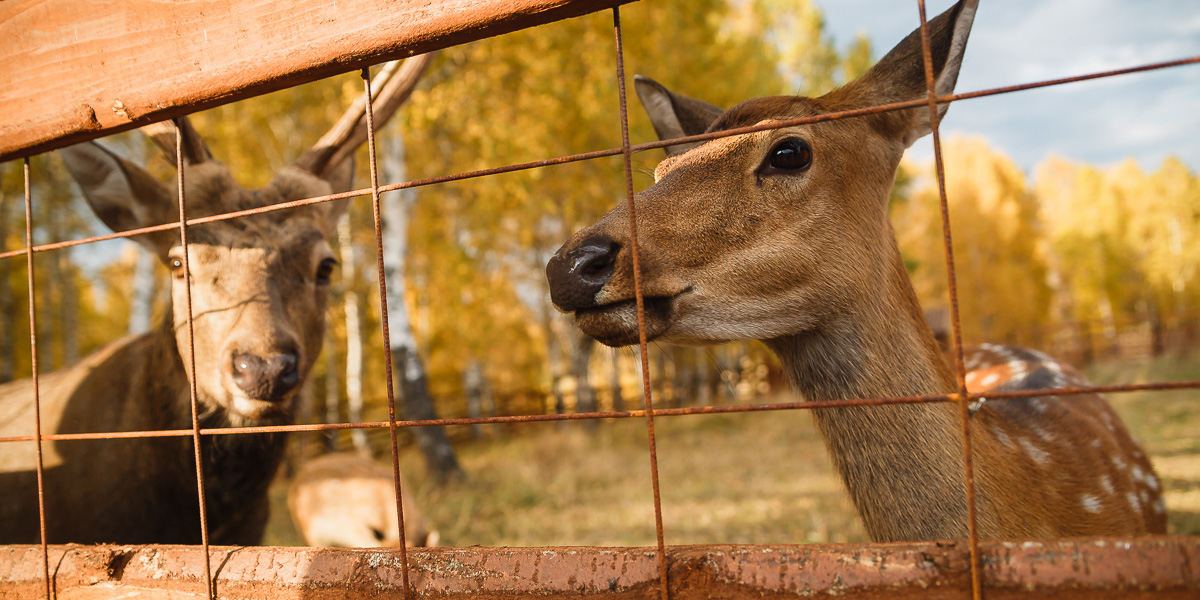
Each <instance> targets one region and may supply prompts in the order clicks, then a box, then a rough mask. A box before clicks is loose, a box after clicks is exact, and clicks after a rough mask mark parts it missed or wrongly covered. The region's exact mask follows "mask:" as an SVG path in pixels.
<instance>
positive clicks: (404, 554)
mask: <svg viewBox="0 0 1200 600" xmlns="http://www.w3.org/2000/svg"><path fill="white" fill-rule="evenodd" d="M362 80H363V87H364V89H365V90H366V92H365V94H366V95H365V96H364V97H363V102H364V109H365V110H366V117H367V154H368V155H369V156H370V160H369V161H368V163H367V164H368V165H369V166H370V170H371V218H372V219H373V220H374V221H373V222H374V225H375V260H376V264H377V269H378V271H377V273H378V276H377V279H378V280H379V313H380V329H381V331H382V333H383V364H384V377H385V378H386V380H387V402H388V432H389V433H390V437H391V445H392V482H393V483H394V484H395V487H396V523H397V526H398V527H399V528H400V565H401V568H400V577H401V581H402V583H403V585H404V598H405V600H407V599H408V549H407V548H406V547H405V543H404V542H405V540H404V503H403V502H401V499H402V498H403V496H402V495H401V494H400V448H399V445H398V444H397V441H396V394H395V391H394V389H393V388H394V386H393V384H392V336H391V330H390V328H389V326H388V306H387V277H385V276H384V266H383V219H382V217H381V216H380V207H379V171H378V165H377V164H376V156H375V121H374V118H375V117H374V109H373V108H372V105H373V104H374V99H373V98H372V97H371V71H370V69H365V68H364V69H363V70H362Z"/></svg>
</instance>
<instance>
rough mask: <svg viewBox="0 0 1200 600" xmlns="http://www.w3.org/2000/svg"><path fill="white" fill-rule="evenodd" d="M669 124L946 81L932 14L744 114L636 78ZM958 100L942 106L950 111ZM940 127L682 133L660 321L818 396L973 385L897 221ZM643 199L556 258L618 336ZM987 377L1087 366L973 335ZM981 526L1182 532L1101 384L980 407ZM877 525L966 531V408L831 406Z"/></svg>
mask: <svg viewBox="0 0 1200 600" xmlns="http://www.w3.org/2000/svg"><path fill="white" fill-rule="evenodd" d="M976 6H977V2H976V0H962V1H960V2H959V3H958V4H956V5H955V6H954V7H952V8H950V9H949V10H948V11H946V12H945V13H944V14H942V15H940V16H938V17H937V18H935V19H933V20H932V21H931V22H930V23H929V32H930V35H931V44H932V58H933V60H932V67H933V75H934V78H935V85H936V92H937V94H938V95H946V94H950V93H952V92H953V89H954V84H955V81H956V80H957V77H958V71H959V66H960V64H961V62H962V56H963V51H964V48H965V46H966V43H967V36H968V33H969V31H970V28H971V23H972V20H973V18H974V15H975V10H976ZM636 85H637V91H638V94H639V96H640V97H641V99H642V103H643V105H644V106H645V107H646V109H647V112H648V113H649V114H650V117H651V121H652V122H653V123H654V125H655V129H656V130H657V132H658V134H659V136H660V137H661V138H663V139H674V138H678V137H682V136H685V135H695V134H700V133H703V132H705V131H707V132H718V131H723V130H729V129H734V128H739V127H746V126H752V125H756V124H760V123H770V122H772V121H781V120H790V119H796V118H800V117H808V116H816V115H823V114H829V113H834V112H838V111H844V110H849V109H860V108H865V107H870V106H874V105H882V104H889V103H896V102H903V101H912V100H922V99H925V98H927V94H928V92H927V87H926V83H925V72H924V65H923V59H922V53H921V37H920V32H919V31H914V32H913V33H912V34H911V35H909V36H908V37H907V38H905V39H904V40H903V41H901V42H900V43H899V45H897V46H896V47H895V48H894V49H893V50H891V51H890V52H889V53H888V54H887V55H886V56H884V57H883V58H882V59H881V60H880V61H879V63H878V64H877V65H875V66H874V67H873V68H872V69H870V70H869V71H868V72H867V73H865V74H864V75H863V76H862V77H860V78H858V79H857V80H855V81H853V82H850V83H849V84H847V85H845V86H843V87H841V88H840V89H836V90H834V91H832V92H830V93H828V94H826V95H824V96H821V97H818V98H806V97H772V98H759V99H754V100H749V101H747V102H743V103H741V104H739V105H737V106H735V107H733V108H732V109H729V110H728V111H722V110H720V109H718V108H716V107H713V106H711V105H708V104H705V103H703V102H699V101H696V100H692V99H689V98H685V97H683V96H680V95H678V94H674V93H671V92H669V91H667V90H666V89H665V88H663V87H662V86H660V85H658V84H656V83H655V82H653V81H651V80H648V79H645V78H641V79H639V80H638V81H637V82H636ZM946 109H947V105H946V104H941V105H939V106H938V116H939V117H940V116H942V115H944V114H945V111H946ZM931 130H932V125H931V116H930V110H929V109H928V107H925V106H922V107H920V108H911V109H905V110H898V111H893V112H885V113H879V114H874V115H870V116H863V117H859V118H850V119H842V120H833V121H824V122H813V123H810V124H802V125H796V126H789V127H784V128H781V129H775V130H767V131H760V132H756V133H748V134H743V135H737V136H732V137H726V138H721V139H715V140H712V141H708V142H705V143H702V144H691V145H687V146H673V147H669V149H668V154H670V155H671V156H669V157H668V158H667V159H666V160H664V161H663V162H662V163H660V164H659V165H658V167H657V168H656V170H655V181H656V182H655V184H654V185H653V186H652V187H650V188H649V189H647V190H645V191H643V192H641V193H639V194H638V195H637V196H636V197H635V199H634V204H635V207H636V209H637V218H638V240H639V244H640V256H641V259H640V263H641V269H642V285H643V286H644V293H645V325H646V334H647V337H648V338H649V339H651V340H663V341H667V342H676V343H684V344H710V343H719V342H724V341H728V340H739V339H759V340H763V341H764V342H765V343H766V344H767V346H769V347H770V348H771V349H772V350H773V351H774V352H775V353H776V354H777V355H778V356H779V358H780V360H781V362H782V363H783V365H784V368H785V371H786V376H787V378H788V381H789V383H790V384H791V385H792V386H793V387H794V388H795V389H796V390H797V391H798V392H799V393H800V394H801V396H802V397H803V398H804V399H806V400H807V401H810V402H813V403H817V404H819V403H821V402H826V401H834V400H842V399H850V398H880V397H902V396H922V395H938V394H947V393H953V392H955V391H957V387H958V386H957V384H956V378H955V375H954V373H953V370H952V369H951V368H950V366H949V364H948V363H947V361H946V360H945V359H944V358H943V355H942V353H941V352H940V350H939V349H938V346H937V343H936V342H935V340H934V337H933V335H932V334H931V333H930V330H929V327H928V325H927V324H926V322H925V319H924V317H923V315H922V311H921V307H920V305H919V304H918V302H917V297H916V294H915V293H914V291H913V288H912V284H911V282H910V281H909V278H908V273H907V272H906V270H905V267H904V263H903V261H902V260H901V255H900V252H899V250H898V248H897V245H896V239H895V234H894V232H893V230H892V227H891V224H890V222H889V221H888V214H887V203H888V193H889V190H890V188H891V185H892V181H893V179H894V177H895V173H896V169H897V167H898V165H899V162H900V158H901V155H902V154H903V153H904V151H905V149H906V148H907V147H908V146H909V145H910V144H912V142H913V141H915V140H916V139H918V138H920V137H922V136H924V135H926V134H927V133H929V132H930V131H931ZM629 248H630V234H629V212H628V208H627V206H626V205H625V204H624V203H621V204H619V205H617V206H616V207H615V208H614V209H613V210H612V211H611V212H609V213H608V214H607V215H606V216H604V217H603V218H602V219H600V221H598V222H597V223H595V224H593V225H592V226H590V227H587V228H585V229H583V230H582V231H579V232H577V233H576V234H575V235H574V236H573V237H571V239H570V240H569V241H568V242H567V243H566V244H565V245H563V247H562V248H561V249H559V251H558V252H557V254H556V255H555V256H554V257H553V258H552V259H551V260H550V261H549V263H548V264H547V267H546V272H547V276H548V277H549V280H550V289H551V299H552V300H553V302H554V303H555V305H556V306H557V307H558V308H559V309H561V310H563V311H569V312H573V313H574V315H575V320H576V322H577V323H578V325H579V326H580V327H581V328H582V329H583V331H585V332H586V333H588V334H589V335H592V336H594V337H595V338H597V339H598V340H600V341H601V342H603V343H605V344H608V345H611V346H621V345H627V344H635V343H637V342H638V323H637V321H638V319H637V314H636V308H635V302H634V284H633V272H632V261H631V258H630V249H629ZM967 361H968V367H969V368H970V369H972V373H971V374H969V375H968V382H969V383H970V384H971V386H972V387H973V388H975V389H977V390H982V389H992V390H1026V389H1044V388H1046V387H1057V386H1060V385H1063V384H1071V385H1074V384H1078V383H1080V381H1081V380H1080V378H1079V376H1078V375H1076V374H1075V373H1074V372H1072V371H1069V370H1068V369H1066V368H1065V367H1063V366H1062V365H1060V364H1059V363H1057V362H1055V361H1053V360H1051V359H1049V358H1047V357H1045V356H1043V355H1041V354H1037V353H1034V352H1031V351H1028V350H1023V349H1017V348H1007V347H1000V346H986V347H984V348H982V349H979V350H975V351H971V352H968V353H967ZM972 410H973V415H972V417H971V435H972V440H973V444H974V455H975V457H976V460H975V463H974V464H975V465H976V470H975V484H976V490H977V498H978V526H979V529H978V531H979V533H980V535H981V536H983V537H987V538H1030V537H1033V538H1036V537H1057V536H1072V535H1132V534H1144V533H1162V532H1164V531H1165V528H1166V514H1165V507H1164V505H1163V500H1162V495H1161V489H1160V484H1159V482H1158V480H1157V479H1156V478H1155V475H1154V471H1153V469H1152V467H1151V466H1150V463H1149V461H1148V460H1147V458H1146V456H1145V455H1144V454H1143V453H1142V452H1141V450H1139V448H1138V446H1137V444H1136V443H1135V442H1134V440H1133V439H1132V438H1131V436H1130V434H1129V432H1128V431H1127V430H1126V429H1125V427H1124V426H1123V425H1122V423H1121V421H1120V419H1119V418H1118V417H1117V415H1116V413H1115V412H1114V411H1113V409H1112V408H1111V407H1110V406H1109V405H1108V404H1107V402H1106V401H1105V400H1104V399H1102V398H1101V397H1099V396H1072V397H1063V398H1055V397H1052V396H1049V397H1039V398H1034V399H1025V400H992V401H986V402H977V403H976V404H975V405H973V406H972ZM812 413H813V419H814V420H815V422H816V424H817V427H818V430H819V431H820V433H821V435H822V436H823V438H824V440H825V444H826V447H827V448H828V450H829V452H830V454H831V456H832V459H833V463H834V465H835V467H836V469H837V470H838V472H839V473H840V475H841V477H842V479H843V481H844V482H845V485H846V487H847V489H848V491H849V494H850V498H851V499H852V501H853V503H854V505H855V507H856V509H857V510H858V513H859V515H860V516H861V518H862V519H863V521H864V523H865V525H866V529H867V532H868V533H869V535H870V536H871V537H872V538H873V539H875V540H877V541H893V540H926V539H955V538H956V539H962V538H965V537H966V536H967V533H968V532H967V529H968V526H967V509H966V498H965V486H964V479H965V476H964V473H963V466H962V464H963V455H962V447H963V441H962V436H961V431H960V413H959V406H957V405H955V404H953V403H922V404H903V405H888V406H880V407H840V408H826V409H817V410H814V411H812Z"/></svg>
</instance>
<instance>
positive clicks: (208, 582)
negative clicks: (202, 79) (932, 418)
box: [174, 117, 217, 600]
mask: <svg viewBox="0 0 1200 600" xmlns="http://www.w3.org/2000/svg"><path fill="white" fill-rule="evenodd" d="M174 122H175V185H176V186H178V190H177V192H176V193H177V194H178V195H179V223H178V226H179V243H180V244H182V245H183V252H181V253H180V254H182V255H183V272H184V273H191V272H192V269H191V267H190V266H189V264H188V260H189V259H188V254H190V253H189V252H188V238H187V228H188V222H187V203H186V202H185V199H186V197H187V194H186V193H185V192H184V185H183V125H182V117H181V118H179V119H175V120H174ZM183 288H184V298H185V301H184V305H185V306H186V307H187V312H186V313H185V315H186V316H187V340H188V343H187V346H188V362H189V363H190V365H189V366H190V369H189V370H188V373H195V372H196V332H195V330H194V329H193V327H192V326H193V323H192V278H191V276H190V275H189V276H188V277H184V286H183ZM188 394H189V395H190V396H191V408H192V448H193V450H194V454H195V458H196V496H197V498H198V502H199V504H200V545H201V546H202V547H203V548H204V585H205V593H207V594H208V597H209V598H210V599H211V600H217V589H216V582H215V581H213V577H212V557H211V556H209V553H208V506H207V504H208V502H207V500H206V499H205V497H204V461H203V455H202V452H201V448H200V400H199V398H200V396H199V394H198V393H197V392H196V378H195V377H188Z"/></svg>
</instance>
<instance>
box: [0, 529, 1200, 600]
mask: <svg viewBox="0 0 1200 600" xmlns="http://www.w3.org/2000/svg"><path fill="white" fill-rule="evenodd" d="M981 550H982V558H983V584H984V592H985V595H986V597H987V599H988V600H1003V599H1012V598H1029V599H1034V598H1047V597H1053V598H1055V599H1058V600H1069V599H1073V598H1088V599H1097V598H1098V599H1104V598H1112V599H1117V598H1121V599H1123V600H1124V599H1129V598H1156V599H1175V598H1179V599H1183V598H1190V599H1194V598H1197V597H1200V581H1198V580H1197V578H1198V577H1200V538H1196V537H1166V536H1160V537H1144V538H1133V539H1101V538H1089V539H1076V540H1056V541H1045V542H995V541H992V542H983V543H982V544H981ZM408 556H409V560H410V563H409V564H410V567H409V568H410V580H411V585H412V592H414V593H415V595H414V596H413V597H416V598H439V599H456V598H462V599H464V600H466V599H470V600H481V599H482V600H487V599H491V598H512V597H517V596H530V597H537V598H539V599H541V600H547V599H549V600H553V599H556V598H573V599H575V598H621V599H635V598H636V599H641V598H644V599H646V600H651V599H655V598H657V597H658V585H657V577H658V565H657V563H656V560H655V550H654V549H653V548H590V547H589V548H572V547H566V548H564V547H556V548H478V547H474V548H433V549H413V550H409V553H408ZM211 557H212V565H213V573H214V578H215V579H216V591H217V597H219V598H225V599H241V598H246V599H251V598H253V599H259V598H273V599H287V598H311V599H322V598H351V599H352V598H377V597H387V598H393V597H394V598H398V597H400V589H399V587H400V564H399V553H398V552H397V551H395V550H352V549H320V548H257V547H248V548H229V547H220V548H218V547H214V548H212V552H211ZM203 558H204V557H203V553H202V551H201V549H200V548H199V547H195V546H52V547H51V551H50V568H51V572H52V573H53V574H54V575H53V577H54V589H55V590H56V593H57V596H58V597H59V598H71V599H73V600H87V599H89V598H97V599H99V598H114V597H133V596H136V597H139V598H147V599H157V598H162V599H164V600H165V599H167V598H180V597H188V598H190V597H196V598H201V597H203V596H204V591H205V588H204V585H203V583H202V582H201V580H200V579H201V577H202V574H203V573H204V569H203V563H202V562H201V561H202V560H203ZM41 563H42V549H41V547H40V546H5V547H0V599H8V598H13V599H16V598H37V597H40V594H42V593H43V590H44V589H45V587H44V584H43V583H42V567H41ZM668 564H669V565H670V567H669V570H670V576H669V578H668V582H669V585H670V591H671V598H672V599H673V600H692V599H700V598H742V597H747V598H807V597H821V598H824V597H831V596H837V597H840V598H887V599H889V600H904V599H910V598H911V599H917V598H920V599H922V600H937V599H941V598H954V599H963V598H969V597H970V596H971V587H970V586H971V584H970V575H969V570H968V554H967V548H966V544H965V543H935V542H921V543H901V544H814V545H804V546H770V547H768V546H680V547H672V548H669V550H668Z"/></svg>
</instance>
